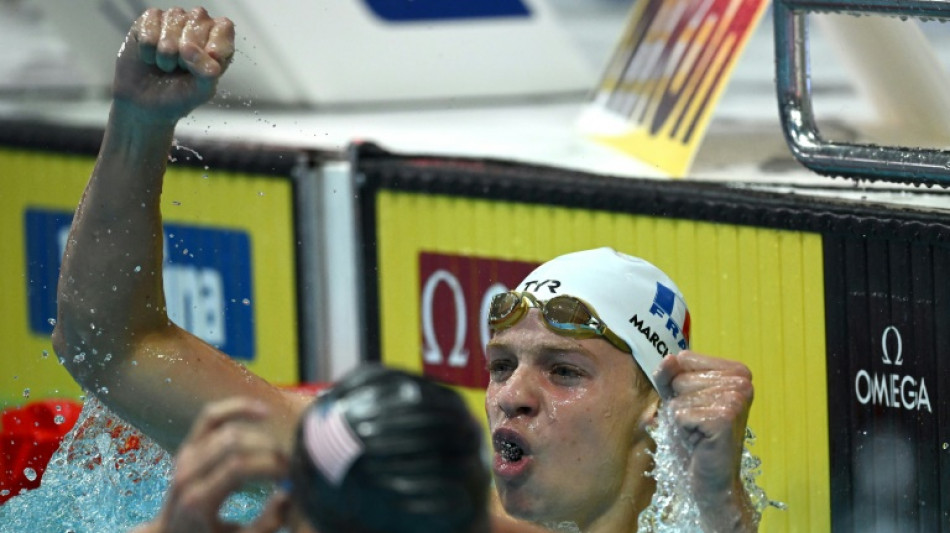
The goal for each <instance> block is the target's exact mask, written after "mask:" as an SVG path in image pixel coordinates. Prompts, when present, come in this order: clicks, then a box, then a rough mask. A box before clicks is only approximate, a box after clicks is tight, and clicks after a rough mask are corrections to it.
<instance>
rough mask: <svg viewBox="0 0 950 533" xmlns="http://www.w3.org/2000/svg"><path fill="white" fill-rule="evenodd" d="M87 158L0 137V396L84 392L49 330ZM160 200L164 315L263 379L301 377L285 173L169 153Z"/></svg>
mask: <svg viewBox="0 0 950 533" xmlns="http://www.w3.org/2000/svg"><path fill="white" fill-rule="evenodd" d="M94 162H95V158H94V157H92V156H85V155H72V154H66V153H56V152H50V151H33V150H26V149H19V148H4V147H0V176H2V179H3V189H2V192H0V242H2V243H3V253H2V258H3V259H2V262H0V295H2V298H0V339H2V341H3V347H2V350H3V352H4V353H3V355H2V358H0V406H12V405H18V404H23V403H26V402H28V401H29V400H31V399H42V398H49V397H72V398H75V397H77V396H78V395H79V394H80V393H81V391H80V390H79V389H78V387H77V386H76V385H75V383H74V382H73V381H72V379H71V378H70V376H69V375H68V374H67V372H66V371H65V370H64V369H63V368H62V367H61V366H60V364H59V363H58V359H57V357H56V354H54V353H53V350H52V347H51V342H50V333H51V331H52V327H53V325H52V324H53V320H54V318H55V316H56V309H55V290H56V279H57V276H58V270H59V261H60V258H61V255H62V249H63V246H64V244H65V235H66V231H67V230H68V227H69V224H70V221H71V219H72V214H73V211H74V209H75V208H76V205H77V204H78V202H79V198H80V195H81V194H82V190H83V187H84V186H85V183H86V180H87V179H88V177H89V174H90V172H91V171H92V168H93V165H94ZM162 210H163V213H164V215H165V217H164V225H165V228H164V229H165V260H166V265H165V267H164V269H165V289H166V295H167V299H168V307H169V314H170V316H171V318H172V319H173V320H174V321H175V322H176V323H178V324H179V325H182V326H183V327H185V328H186V329H189V330H190V331H192V332H193V333H195V334H197V335H198V336H200V337H202V338H204V339H205V340H207V341H208V342H210V343H212V344H214V345H216V346H218V347H220V348H221V349H222V350H224V351H225V352H226V353H228V354H229V355H231V356H232V357H234V358H235V359H236V360H238V361H240V362H241V363H243V364H245V365H247V366H248V367H249V368H250V369H251V370H253V371H254V372H256V373H258V374H261V375H262V376H264V377H265V378H267V379H268V380H271V381H272V382H274V383H277V384H296V383H297V381H298V378H299V376H298V350H299V348H298V343H297V301H296V300H297V292H296V270H295V269H296V267H295V261H296V260H295V243H296V237H295V233H294V221H293V196H292V185H291V182H290V179H289V178H287V177H284V178H280V177H274V176H266V175H253V174H245V173H240V172H233V171H219V170H216V169H215V168H214V166H213V165H210V166H209V167H205V169H202V167H201V166H197V167H195V166H191V167H185V166H178V165H175V164H172V165H170V166H169V170H168V173H167V179H166V185H165V190H164V195H163V200H162ZM104 275H108V273H104Z"/></svg>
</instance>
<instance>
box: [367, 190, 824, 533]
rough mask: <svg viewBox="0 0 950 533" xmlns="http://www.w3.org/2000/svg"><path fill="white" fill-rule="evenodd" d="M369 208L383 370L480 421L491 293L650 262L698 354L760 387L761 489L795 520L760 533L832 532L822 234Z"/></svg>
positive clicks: (456, 202) (397, 199) (543, 208)
mask: <svg viewBox="0 0 950 533" xmlns="http://www.w3.org/2000/svg"><path fill="white" fill-rule="evenodd" d="M375 198H376V200H375V202H376V212H375V232H376V245H377V254H378V263H377V265H378V268H379V273H378V277H379V279H378V283H379V289H378V293H379V310H378V311H379V317H380V324H379V341H380V356H381V359H382V361H383V363H384V364H387V365H390V366H394V367H400V368H404V369H407V370H410V371H414V372H418V373H424V374H426V375H430V376H433V377H436V378H439V379H441V380H442V381H445V382H449V383H454V384H456V385H457V388H458V390H460V391H461V392H462V394H463V395H464V396H465V398H466V399H467V401H468V402H469V405H470V407H471V409H472V410H473V411H474V412H475V413H476V415H477V418H479V419H480V420H484V418H485V417H484V407H483V402H484V392H483V386H484V383H485V382H486V381H485V380H486V379H487V378H486V376H485V375H484V366H485V362H484V354H483V351H482V349H483V346H484V341H485V340H486V339H487V332H485V331H483V330H482V327H481V324H484V323H485V314H486V311H485V305H484V302H485V301H486V298H485V295H486V293H487V291H489V290H490V288H491V285H492V284H493V283H502V284H505V285H507V286H509V287H510V286H512V285H513V284H515V283H517V282H518V281H520V279H521V276H523V275H525V274H526V273H527V272H528V271H529V270H530V268H531V267H532V266H533V265H537V264H538V263H541V262H543V261H545V260H547V259H550V258H552V257H555V256H557V255H559V254H563V253H566V252H570V251H575V250H581V249H588V248H595V247H600V246H612V247H614V248H616V249H618V250H621V251H624V252H627V253H630V254H633V255H637V256H640V257H643V258H645V259H647V260H648V261H651V262H653V263H654V264H656V265H657V266H659V267H660V268H661V269H663V270H665V271H666V272H667V273H668V274H669V275H670V276H671V277H672V278H673V279H674V280H675V281H676V282H677V284H678V285H679V287H680V289H681V290H682V291H683V292H684V293H685V295H686V299H687V302H688V304H689V306H690V312H691V316H692V320H693V321H692V324H693V330H692V339H693V348H694V349H695V350H697V351H699V352H703V353H708V354H711V355H716V356H721V357H726V358H731V359H736V360H739V361H742V362H744V363H745V364H747V365H748V366H749V368H751V370H752V372H753V375H754V376H755V377H754V382H755V386H756V397H755V404H754V406H753V409H752V415H751V419H750V422H749V426H750V427H751V428H752V429H753V431H755V432H756V433H758V434H759V438H758V441H757V443H756V444H755V446H754V447H753V449H752V451H753V453H755V454H757V455H759V456H760V457H761V458H762V461H763V474H762V476H761V478H760V480H759V481H760V484H761V485H762V486H763V487H764V488H765V489H766V491H767V492H768V494H769V496H770V497H771V498H773V499H776V500H779V501H782V502H785V503H787V504H788V506H789V508H790V509H791V511H789V512H781V511H775V510H771V511H768V512H766V513H765V515H764V519H763V524H762V528H763V531H827V530H828V529H829V528H830V508H829V494H828V487H829V465H828V455H829V454H828V420H827V407H826V405H827V391H826V388H825V373H826V368H825V344H824V338H825V336H824V329H825V318H824V313H823V304H822V302H823V298H824V296H823V294H824V286H823V262H822V238H821V236H820V235H819V234H817V233H808V232H796V231H782V230H774V229H766V228H756V227H750V226H740V225H733V224H722V223H711V222H700V221H693V220H683V219H673V218H662V217H656V216H640V215H633V214H627V213H618V212H610V211H606V210H603V211H602V210H594V209H585V208H571V207H555V206H551V205H539V204H535V203H518V202H506V201H497V200H490V199H476V198H466V197H458V196H442V195H435V194H426V193H415V192H399V191H392V190H380V191H378V192H377V193H376V196H375ZM420 333H421V334H420Z"/></svg>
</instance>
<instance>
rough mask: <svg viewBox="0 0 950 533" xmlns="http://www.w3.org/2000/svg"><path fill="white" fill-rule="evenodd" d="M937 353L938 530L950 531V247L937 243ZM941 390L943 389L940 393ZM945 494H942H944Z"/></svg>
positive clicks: (935, 393) (935, 248) (935, 284)
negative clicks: (938, 379) (948, 388)
mask: <svg viewBox="0 0 950 533" xmlns="http://www.w3.org/2000/svg"><path fill="white" fill-rule="evenodd" d="M933 272H934V274H933V279H934V323H935V326H934V353H935V354H936V357H935V361H934V364H935V368H936V372H935V373H936V375H937V376H938V377H939V378H940V382H939V383H938V384H936V386H935V387H934V389H935V390H934V398H932V400H933V404H934V406H935V408H936V409H937V442H936V443H935V446H937V448H938V450H939V457H940V459H939V461H938V468H937V472H938V475H937V479H936V485H937V496H938V500H937V502H938V505H939V519H938V522H939V523H940V524H941V525H940V529H939V531H941V532H942V533H950V392H948V391H947V387H950V323H948V321H947V319H946V317H948V316H950V249H948V248H945V247H942V246H940V247H934V250H933ZM941 392H942V393H941ZM941 496H942V497H941Z"/></svg>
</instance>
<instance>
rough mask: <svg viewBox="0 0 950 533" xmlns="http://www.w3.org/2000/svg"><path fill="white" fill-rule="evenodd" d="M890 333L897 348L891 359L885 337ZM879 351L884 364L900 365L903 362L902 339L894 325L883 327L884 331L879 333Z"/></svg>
mask: <svg viewBox="0 0 950 533" xmlns="http://www.w3.org/2000/svg"><path fill="white" fill-rule="evenodd" d="M891 333H893V334H894V335H893V336H894V338H895V339H897V350H896V353H895V354H894V355H895V357H894V360H893V361H892V360H891V353H890V350H889V349H888V348H887V337H888V335H889V334H891ZM881 351H882V352H883V354H884V355H883V357H882V358H881V360H882V361H883V362H884V364H885V365H895V366H901V365H903V364H904V341H903V340H902V339H901V332H900V331H898V330H897V328H896V327H894V326H887V327H886V328H884V333H882V334H881Z"/></svg>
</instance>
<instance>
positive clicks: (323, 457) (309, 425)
mask: <svg viewBox="0 0 950 533" xmlns="http://www.w3.org/2000/svg"><path fill="white" fill-rule="evenodd" d="M303 440H304V445H305V447H306V448H307V453H309V454H310V459H311V460H313V464H314V465H316V467H317V469H318V470H320V473H321V474H323V477H325V478H326V479H327V481H329V482H330V483H331V484H333V485H337V486H339V485H340V483H342V482H343V478H344V477H346V473H347V472H348V471H349V469H350V466H352V465H353V462H354V461H356V460H357V459H358V458H359V456H360V455H362V454H363V450H364V446H363V442H362V441H361V440H360V438H359V436H357V434H356V432H355V431H353V428H352V427H350V424H349V422H347V420H346V416H344V414H343V410H342V409H340V407H339V405H338V404H336V403H332V404H330V405H329V406H325V408H323V409H311V410H310V411H309V412H308V413H307V415H306V417H305V418H304V421H303Z"/></svg>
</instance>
